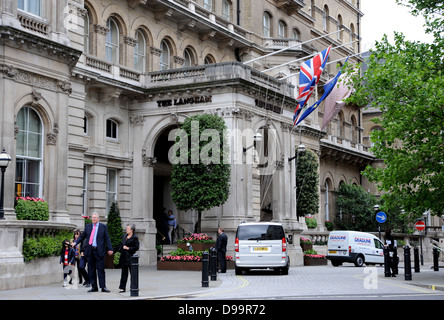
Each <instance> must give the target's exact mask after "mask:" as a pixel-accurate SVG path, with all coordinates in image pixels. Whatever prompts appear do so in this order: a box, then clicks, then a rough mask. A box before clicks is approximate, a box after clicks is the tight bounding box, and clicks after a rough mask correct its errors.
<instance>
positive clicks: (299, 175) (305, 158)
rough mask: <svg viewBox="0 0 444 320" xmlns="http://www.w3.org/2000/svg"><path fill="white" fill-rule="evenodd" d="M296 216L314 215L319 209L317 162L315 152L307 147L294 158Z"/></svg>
mask: <svg viewBox="0 0 444 320" xmlns="http://www.w3.org/2000/svg"><path fill="white" fill-rule="evenodd" d="M296 161H297V163H296V165H297V171H296V190H297V191H296V200H297V207H296V210H297V216H298V218H299V217H303V216H305V215H307V214H312V215H315V214H317V213H318V211H319V173H318V168H319V163H318V157H317V156H316V154H315V153H314V152H313V151H311V150H310V149H307V150H305V151H302V152H299V154H298V156H297V158H296Z"/></svg>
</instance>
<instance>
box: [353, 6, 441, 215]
mask: <svg viewBox="0 0 444 320" xmlns="http://www.w3.org/2000/svg"><path fill="white" fill-rule="evenodd" d="M397 2H398V3H403V4H407V5H408V6H410V7H411V8H412V10H413V12H414V14H417V15H418V14H422V15H424V16H425V17H426V21H427V22H426V28H427V32H428V33H431V34H433V35H434V37H435V41H434V42H433V43H431V44H428V43H421V42H411V41H407V40H405V38H404V36H403V35H402V34H401V33H395V40H394V43H393V44H391V43H389V42H388V40H387V37H386V36H385V37H384V38H383V39H382V40H381V41H380V42H376V44H375V49H374V50H372V51H371V55H370V57H369V59H368V61H366V63H367V67H368V68H367V70H366V71H365V72H364V74H363V75H362V76H361V75H360V74H359V73H358V72H356V69H355V72H354V73H353V72H349V75H350V79H352V81H351V83H352V85H353V87H354V89H355V93H354V94H353V95H352V96H351V97H350V98H349V99H348V101H349V102H354V103H356V104H358V105H362V106H369V107H373V108H377V109H379V110H380V111H381V113H382V115H381V117H379V118H377V119H375V120H374V122H375V124H376V125H378V126H380V127H381V128H382V130H375V131H373V132H372V134H371V140H372V141H373V142H374V147H373V148H372V149H371V151H372V152H373V153H374V155H375V156H376V157H377V158H379V159H382V160H384V166H383V167H380V168H374V167H371V166H368V167H367V168H366V170H365V171H364V173H363V174H364V175H365V176H366V177H368V179H369V180H370V181H373V182H377V184H378V187H379V189H380V190H381V191H384V193H385V194H386V195H384V196H383V197H384V198H387V201H389V202H390V201H391V200H390V199H396V200H397V201H398V202H400V203H401V206H402V208H403V209H404V210H405V211H407V212H412V213H415V214H416V215H420V214H422V212H424V211H426V210H428V209H430V210H431V211H432V212H433V213H434V214H437V215H442V214H443V213H444V212H443V208H444V188H443V187H442V186H444V170H443V163H444V135H443V128H444V108H443V106H444V76H443V71H444V59H443V56H444V40H443V35H444V32H443V31H444V30H443V16H442V13H443V3H442V1H434V0H409V1H400V0H398V1H397ZM389 197H390V198H389ZM392 202H393V201H392Z"/></svg>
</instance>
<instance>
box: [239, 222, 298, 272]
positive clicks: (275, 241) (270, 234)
mask: <svg viewBox="0 0 444 320" xmlns="http://www.w3.org/2000/svg"><path fill="white" fill-rule="evenodd" d="M234 249H235V250H234V251H235V270H236V275H240V274H242V272H243V271H248V270H250V269H274V270H275V271H277V272H278V271H279V272H280V273H281V274H284V275H287V274H288V269H289V268H290V258H289V257H288V254H287V241H286V238H285V231H284V227H283V226H282V224H280V223H276V222H248V223H241V224H240V225H239V226H238V228H237V232H236V240H235V248H234Z"/></svg>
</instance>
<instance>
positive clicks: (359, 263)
mask: <svg viewBox="0 0 444 320" xmlns="http://www.w3.org/2000/svg"><path fill="white" fill-rule="evenodd" d="M363 265H364V257H363V256H361V255H359V256H357V257H356V260H355V266H356V267H362V266H363Z"/></svg>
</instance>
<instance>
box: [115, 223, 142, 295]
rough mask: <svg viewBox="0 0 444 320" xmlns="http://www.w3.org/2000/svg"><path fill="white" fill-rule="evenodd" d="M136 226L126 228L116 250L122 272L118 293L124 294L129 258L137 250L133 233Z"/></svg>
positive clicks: (137, 240)
mask: <svg viewBox="0 0 444 320" xmlns="http://www.w3.org/2000/svg"><path fill="white" fill-rule="evenodd" d="M135 230H136V226H135V225H134V224H132V225H127V226H126V234H125V235H123V237H122V243H121V245H120V247H119V249H118V250H117V252H120V265H121V267H122V272H121V276H120V285H119V289H120V291H119V292H120V293H122V292H125V289H126V282H127V281H128V271H130V270H131V257H132V256H133V255H134V253H136V251H137V250H139V238H137V236H136V234H135V233H134V231H135Z"/></svg>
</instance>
